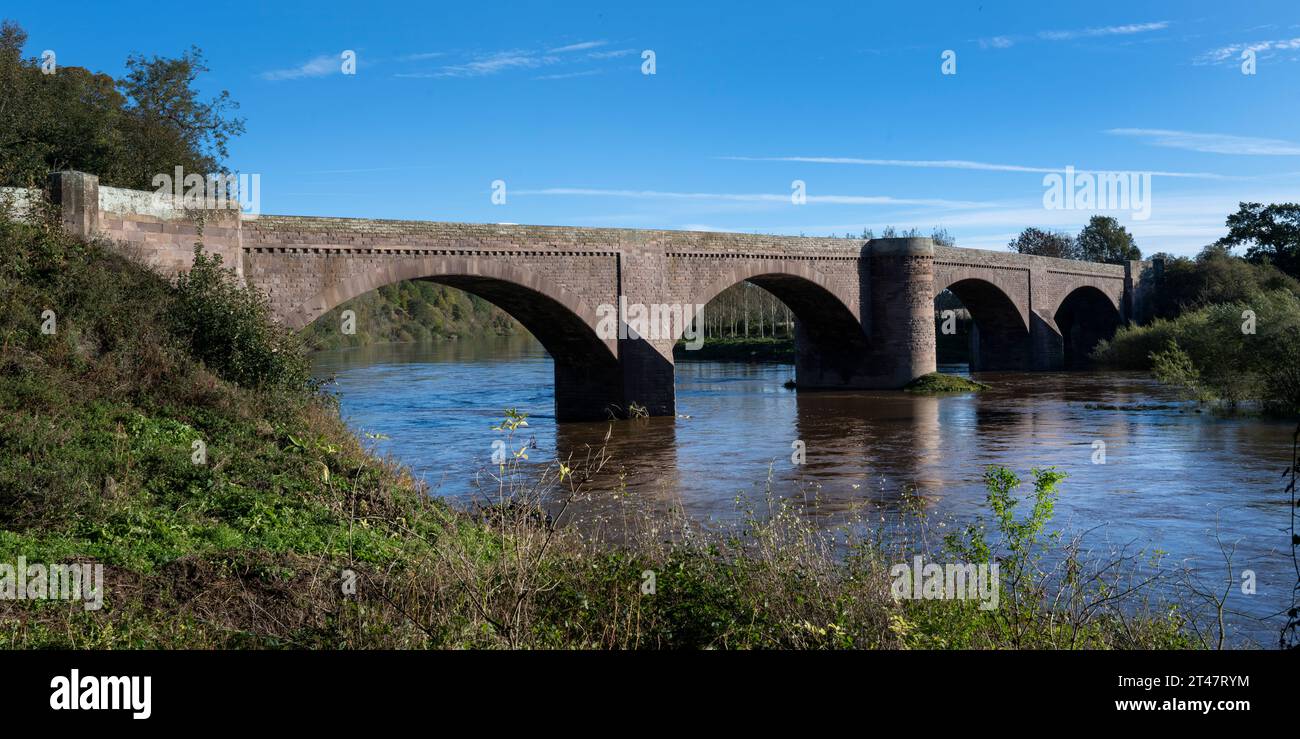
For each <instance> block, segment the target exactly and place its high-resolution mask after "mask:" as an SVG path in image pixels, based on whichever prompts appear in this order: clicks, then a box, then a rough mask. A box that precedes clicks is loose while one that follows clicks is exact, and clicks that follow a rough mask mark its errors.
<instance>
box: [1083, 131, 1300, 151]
mask: <svg viewBox="0 0 1300 739" xmlns="http://www.w3.org/2000/svg"><path fill="white" fill-rule="evenodd" d="M1106 133H1108V134H1111V135H1114V136H1133V137H1137V138H1141V139H1145V140H1146V143H1148V144H1151V145H1152V146H1163V147H1167V148H1171V149H1187V150H1188V151H1199V152H1206V153H1211V154H1240V155H1245V156H1300V144H1297V143H1294V142H1291V141H1284V140H1282V139H1266V138H1257V137H1254V136H1234V135H1231V134H1226V133H1192V132H1190V131H1170V130H1166V129H1161V128H1112V129H1110V130H1108V131H1106Z"/></svg>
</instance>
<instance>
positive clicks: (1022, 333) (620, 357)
mask: <svg viewBox="0 0 1300 739" xmlns="http://www.w3.org/2000/svg"><path fill="white" fill-rule="evenodd" d="M51 192H52V198H53V199H54V200H55V202H56V203H57V204H59V205H61V207H62V209H63V219H64V223H65V224H66V226H67V227H68V228H69V229H70V230H72V231H73V232H75V233H77V234H80V235H102V236H104V237H107V238H108V239H111V240H113V241H114V242H115V243H116V244H117V245H118V246H117V248H118V249H120V250H121V251H122V252H123V253H125V254H127V255H129V256H130V257H132V258H133V259H136V260H138V261H141V262H143V263H145V264H148V265H150V266H153V267H155V268H157V269H160V270H161V271H163V272H164V273H174V272H176V271H179V270H184V269H186V268H187V267H188V265H189V264H190V262H191V260H192V255H193V245H194V243H195V242H196V241H199V240H201V241H202V242H203V244H204V247H205V249H208V250H210V251H214V252H216V253H219V254H221V255H222V257H223V260H224V261H225V263H226V264H227V265H229V266H231V267H232V268H233V269H234V270H235V271H236V272H237V273H238V274H239V275H241V276H242V277H243V278H244V279H245V280H247V281H248V282H249V283H250V284H252V285H254V286H256V287H258V288H260V289H261V290H263V291H265V293H266V294H267V296H268V298H269V299H270V303H271V306H272V309H273V311H274V314H275V316H276V317H277V318H278V319H279V320H281V321H283V322H284V323H285V324H287V325H288V326H290V327H293V328H295V329H296V328H302V327H303V326H306V325H307V324H309V323H311V322H312V321H313V320H315V319H316V318H319V317H320V316H321V315H323V314H324V313H326V312H327V311H329V310H330V309H332V308H334V307H335V306H338V305H339V304H341V303H343V302H345V301H347V300H350V299H352V298H355V297H357V296H359V295H362V294H364V293H366V292H369V291H371V290H374V289H376V288H379V287H381V286H383V285H388V284H391V283H394V282H399V281H402V280H431V281H434V282H439V283H442V284H445V285H450V286H453V287H457V288H460V289H462V290H465V291H467V292H470V293H473V294H475V295H478V296H480V297H482V298H484V299H486V300H488V301H490V302H492V303H494V304H495V305H497V306H498V307H500V308H502V309H503V310H505V311H506V312H507V313H509V314H510V315H511V316H513V317H514V318H516V319H517V320H518V321H519V322H520V323H522V324H523V325H524V326H525V327H526V328H527V329H528V330H529V331H530V332H532V334H533V335H534V336H535V337H536V338H537V339H538V341H540V342H541V343H542V345H543V346H544V347H545V348H546V350H547V351H548V352H549V353H550V355H551V357H552V358H553V359H554V362H555V405H556V409H555V410H556V418H557V419H560V420H578V419H603V418H607V417H608V416H609V415H610V414H614V415H621V414H623V413H625V412H626V411H627V409H628V408H629V407H630V406H632V405H633V404H636V405H639V406H641V407H644V408H645V409H646V410H647V411H648V412H649V413H650V414H651V415H670V414H673V413H674V412H675V401H674V391H673V352H672V349H673V345H674V343H675V339H676V338H677V336H676V335H671V336H663V335H659V336H658V337H657V338H645V337H639V336H637V335H636V333H635V332H631V333H630V334H629V335H628V336H627V337H625V338H620V337H619V336H621V335H622V334H619V335H609V332H607V331H602V330H601V329H600V326H599V323H600V319H601V308H602V306H617V305H620V304H622V303H623V302H626V303H629V304H640V305H687V306H693V305H704V304H707V303H708V302H709V301H710V300H711V299H712V298H714V297H715V296H717V295H718V294H719V293H721V292H722V291H723V290H725V289H726V288H728V287H730V286H732V285H735V284H737V283H739V282H741V281H745V280H748V281H749V282H752V283H754V284H756V285H758V286H760V287H762V288H764V289H766V290H768V291H769V292H771V293H773V294H774V295H775V296H776V297H777V298H779V299H780V300H781V301H782V302H783V303H785V304H786V306H788V307H789V308H790V310H791V312H792V313H793V314H794V315H795V318H796V327H797V328H796V339H795V346H796V360H795V379H796V383H797V385H798V387H799V388H801V389H827V388H898V387H901V386H902V385H904V384H905V383H907V382H908V381H910V380H912V379H914V378H916V377H919V376H921V375H924V374H926V373H929V372H933V371H934V370H935V321H934V299H935V297H936V296H937V295H938V294H939V293H941V292H942V291H943V290H945V289H946V290H951V291H952V292H953V293H955V294H956V295H957V297H958V298H960V300H961V301H962V303H963V304H964V305H965V306H966V308H967V310H969V311H970V314H971V317H972V319H973V322H974V325H975V330H974V331H973V334H974V336H975V338H974V340H973V341H974V346H973V352H972V366H973V367H974V368H975V369H980V370H1052V369H1061V368H1063V367H1066V366H1069V365H1070V364H1071V363H1072V360H1073V358H1076V357H1082V356H1086V354H1087V352H1088V351H1089V350H1090V349H1091V348H1092V346H1093V345H1095V344H1096V342H1097V341H1099V340H1100V339H1101V338H1104V337H1107V336H1109V335H1110V334H1111V333H1112V332H1113V331H1114V330H1115V328H1116V327H1117V326H1118V325H1120V324H1121V323H1122V322H1124V321H1128V320H1133V319H1135V318H1137V317H1139V316H1138V314H1139V313H1140V312H1141V310H1142V309H1141V306H1142V305H1143V304H1144V303H1145V301H1146V292H1147V291H1148V290H1149V289H1150V281H1149V280H1148V281H1146V282H1145V283H1144V282H1143V280H1142V275H1143V273H1144V263H1142V262H1129V263H1127V264H1121V265H1110V264H1095V263H1090V262H1078V261H1070V260H1063V259H1052V258H1047V257H1036V256H1025V255H1019V254H1013V253H1009V252H992V251H980V250H974V249H960V248H946V247H939V246H935V245H934V244H933V242H932V241H931V240H930V239H927V238H901V239H873V240H870V241H865V242H863V241H855V240H851V239H839V238H806V237H791V236H763V235H755V234H736V233H713V232H696V231H653V230H640V229H635V230H634V229H602V228H568V227H557V226H517V225H500V224H498V225H493V224H469V223H443V222H427V221H391V220H371V219H357V218H316V217H302V216H260V217H257V218H254V219H249V218H247V217H243V218H241V217H239V215H238V213H229V212H227V213H221V214H220V217H214V216H213V214H212V213H210V212H205V213H204V215H203V218H202V226H200V225H199V223H198V222H197V221H196V219H195V217H194V215H193V214H192V213H188V212H186V211H184V210H181V209H171V208H163V207H159V206H158V203H157V200H156V199H155V198H154V194H153V193H148V192H139V191H131V190H121V189H118V188H109V187H100V186H99V183H98V178H96V177H95V176H94V175H88V174H84V173H79V172H59V173H54V174H53V175H51ZM200 232H201V233H200ZM625 333H626V332H625ZM679 333H680V327H679ZM649 335H650V336H654V335H655V334H649Z"/></svg>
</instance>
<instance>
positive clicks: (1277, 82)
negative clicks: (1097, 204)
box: [0, 0, 1300, 254]
mask: <svg viewBox="0 0 1300 739" xmlns="http://www.w3.org/2000/svg"><path fill="white" fill-rule="evenodd" d="M251 5H254V4H251V3H249V4H242V5H240V6H232V9H231V10H229V11H223V12H218V11H216V10H215V9H213V10H205V11H202V12H199V11H194V12H186V11H184V10H183V8H184V7H186V6H183V5H180V6H159V5H158V4H157V3H132V2H114V3H102V2H95V3H84V4H79V3H63V4H52V3H31V4H25V5H20V6H11V7H10V8H8V9H6V10H5V11H3V13H0V15H5V16H7V17H10V18H13V19H14V20H17V21H18V22H19V23H21V24H22V25H23V26H24V27H25V28H26V29H27V31H28V33H29V35H30V39H29V44H28V47H27V53H28V55H31V56H36V55H39V54H40V52H41V51H42V50H44V49H52V50H54V51H55V52H56V53H57V55H58V61H59V63H60V64H61V65H78V66H85V67H89V68H92V69H96V70H100V71H105V72H108V73H111V74H119V73H120V72H121V71H122V68H123V61H124V59H125V58H126V56H127V55H128V54H129V53H132V52H143V53H147V54H162V55H176V54H179V53H180V52H181V51H183V50H184V49H186V48H188V47H189V46H190V45H191V44H194V45H197V46H199V47H200V48H202V49H203V51H204V53H205V55H206V56H207V58H208V62H209V65H210V66H211V67H212V72H211V73H210V74H209V75H207V76H206V77H205V79H204V80H203V82H202V84H203V87H204V89H205V90H212V91H216V90H220V89H228V90H229V91H230V92H231V94H232V96H233V97H234V98H235V99H236V100H237V101H239V102H240V104H241V109H240V111H239V113H240V115H242V116H244V117H245V118H246V119H247V128H248V131H247V133H246V134H245V135H244V136H243V137H242V138H241V139H239V140H238V141H237V142H235V144H234V146H233V147H232V150H231V158H230V160H229V162H228V164H229V165H230V166H231V167H232V168H234V169H237V170H239V171H241V172H247V173H257V174H259V175H260V177H261V193H260V195H261V209H262V212H265V213H284V214H300V215H336V216H365V217H376V218H411V219H430V220H451V221H474V222H509V223H541V224H567V225H577V226H614V227H646V228H671V229H704V230H725V231H743V232H767V233H788V234H800V233H803V234H807V235H826V234H831V233H836V234H841V233H844V232H849V231H851V232H854V233H857V232H860V231H861V230H862V229H863V228H864V227H867V228H873V229H875V230H876V231H877V232H879V231H880V229H881V228H883V227H884V226H885V225H887V224H893V225H895V226H898V227H918V228H921V229H924V230H926V231H928V230H929V229H930V228H931V227H932V226H942V227H945V228H947V229H948V230H949V231H950V232H952V233H953V235H954V236H956V238H957V241H958V244H959V245H961V246H970V247H979V248H995V249H1003V248H1005V245H1006V242H1007V241H1008V240H1009V239H1010V238H1011V237H1012V236H1013V235H1014V234H1015V233H1017V232H1018V231H1019V230H1020V229H1022V228H1024V227H1025V226H1039V227H1044V228H1058V229H1065V230H1070V231H1074V230H1077V229H1078V228H1079V227H1080V226H1081V225H1083V224H1084V223H1085V222H1086V221H1087V219H1088V217H1089V216H1090V215H1091V214H1092V213H1091V212H1089V211H1086V210H1049V209H1046V208H1045V207H1044V205H1043V193H1044V189H1045V186H1044V182H1043V178H1044V174H1045V173H1044V170H1060V169H1063V168H1064V167H1066V166H1067V165H1071V166H1074V167H1075V168H1077V169H1080V170H1106V171H1123V172H1155V173H1157V174H1155V175H1154V176H1153V178H1152V191H1151V195H1152V197H1151V204H1152V208H1151V215H1150V218H1149V219H1146V220H1137V219H1135V218H1133V217H1132V214H1131V213H1129V212H1125V211H1116V212H1108V213H1107V214H1109V215H1115V216H1117V217H1119V218H1120V220H1121V222H1123V223H1124V224H1125V225H1126V226H1128V227H1129V229H1130V230H1131V231H1132V232H1133V233H1134V234H1135V236H1136V237H1137V239H1138V244H1139V246H1141V247H1142V249H1143V251H1144V252H1145V253H1152V252H1155V251H1170V252H1174V253H1179V254H1192V253H1195V252H1196V251H1198V250H1199V249H1200V247H1201V246H1203V245H1204V244H1206V243H1208V242H1210V241H1213V240H1214V239H1215V238H1217V237H1218V236H1220V235H1222V233H1223V231H1224V228H1223V220H1224V217H1225V216H1226V215H1227V214H1228V213H1229V212H1231V211H1234V210H1236V203H1237V202H1238V201H1239V200H1260V201H1272V202H1281V201H1291V202H1296V201H1300V6H1297V5H1296V4H1295V3H1294V2H1293V1H1292V2H1282V1H1280V0H1279V1H1277V2H1260V3H1251V4H1249V7H1239V6H1241V5H1245V4H1241V3H1231V4H1230V3H1222V2H1151V3H1143V2H1125V3H1086V4H1084V3H1071V4H1058V3H1043V2H1015V3H993V2H987V3H984V4H983V5H981V4H979V3H978V2H969V3H951V4H944V3H894V2H891V3H866V2H853V3H850V2H844V3H840V4H836V5H830V4H819V3H804V2H799V3H793V2H781V3H764V2H743V3H740V2H737V3H725V4H724V3H716V4H714V3H710V4H708V7H706V4H705V3H702V2H698V1H697V2H690V3H672V2H654V3H636V4H629V3H618V4H614V3H564V4H561V3H510V2H497V3H456V4H445V3H430V4H418V5H417V4H412V5H411V7H404V8H395V7H388V6H384V7H381V6H380V5H379V4H378V3H357V2H347V3H328V2H313V3H302V4H295V3H275V4H269V3H268V4H265V5H264V6H263V7H259V8H257V9H253V10H242V9H241V10H238V11H236V10H235V8H242V7H247V6H251ZM615 6H617V7H615ZM344 50H353V51H354V52H355V53H356V58H357V68H356V74H355V75H345V74H343V73H342V72H341V61H340V58H339V57H340V54H341V53H342V52H343V51H344ZM645 50H652V51H653V52H654V57H655V74H654V75H645V74H642V65H643V58H642V53H643V52H644V51H645ZM946 50H951V51H953V52H954V53H955V55H956V74H948V75H945V74H943V73H942V71H943V70H942V64H943V59H942V55H943V53H944V52H945V51H946ZM1243 51H1253V52H1254V55H1255V74H1253V75H1248V74H1243V71H1242V63H1243V60H1242V59H1241V54H1242V52H1243ZM494 180H503V181H504V182H505V183H506V202H505V204H504V205H494V204H493V203H492V201H491V193H492V182H493V181H494ZM794 180H802V181H803V182H805V183H806V188H807V189H806V192H807V195H808V201H807V202H806V203H804V204H799V205H796V204H794V203H792V202H791V198H790V194H791V185H792V182H793V181H794Z"/></svg>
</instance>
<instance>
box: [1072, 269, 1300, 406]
mask: <svg viewBox="0 0 1300 739" xmlns="http://www.w3.org/2000/svg"><path fill="white" fill-rule="evenodd" d="M1252 316H1253V318H1252ZM1093 358H1094V359H1096V360H1097V361H1098V362H1099V363H1101V364H1103V365H1107V366H1110V367H1117V368H1123V369H1136V370H1154V371H1155V372H1156V375H1157V378H1158V379H1160V380H1161V381H1162V382H1167V383H1170V384H1174V385H1179V386H1182V387H1184V388H1185V389H1187V390H1188V391H1189V394H1190V395H1191V396H1192V397H1195V398H1197V399H1200V400H1216V399H1217V400H1224V401H1227V402H1229V403H1236V402H1240V401H1246V400H1255V401H1261V402H1262V403H1264V404H1265V405H1267V406H1270V407H1271V409H1273V410H1277V411H1284V412H1285V411H1290V410H1295V409H1297V408H1300V389H1297V386H1298V385H1300V369H1297V365H1300V361H1298V360H1300V297H1297V295H1296V293H1294V292H1292V291H1291V290H1290V289H1282V290H1273V291H1270V292H1262V293H1256V294H1254V295H1253V296H1252V297H1250V298H1249V299H1244V300H1240V301H1233V302H1230V303H1217V304H1212V305H1207V306H1204V307H1202V308H1199V309H1197V310H1194V311H1191V312H1188V313H1183V314H1182V315H1180V316H1178V317H1177V318H1174V319H1168V320H1166V319H1161V320H1157V321H1155V322H1154V323H1152V324H1150V325H1148V326H1126V327H1124V328H1122V329H1120V330H1119V331H1118V332H1116V334H1115V336H1114V337H1113V338H1111V339H1110V340H1108V341H1103V342H1101V343H1100V344H1098V345H1097V348H1096V350H1095V351H1094V352H1093Z"/></svg>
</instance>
